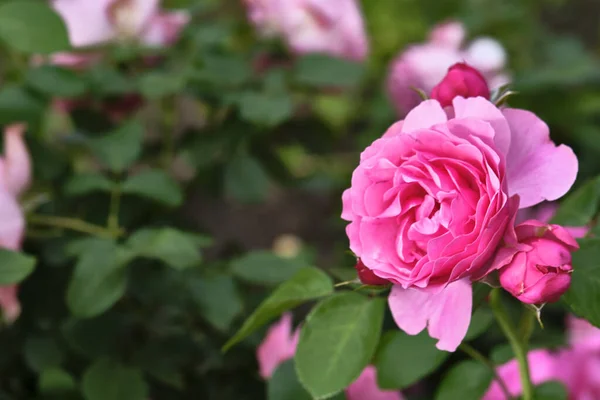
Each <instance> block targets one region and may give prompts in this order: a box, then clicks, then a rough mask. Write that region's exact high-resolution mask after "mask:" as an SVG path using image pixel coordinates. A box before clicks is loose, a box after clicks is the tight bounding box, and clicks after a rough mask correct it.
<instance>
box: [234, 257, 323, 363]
mask: <svg viewBox="0 0 600 400" xmlns="http://www.w3.org/2000/svg"><path fill="white" fill-rule="evenodd" d="M331 293H333V283H332V282H331V279H329V277H328V276H327V274H325V273H324V272H323V271H320V270H318V269H316V268H303V269H301V270H300V271H298V272H297V273H296V275H294V276H293V277H292V278H291V279H290V280H288V281H287V282H284V283H282V284H281V285H279V286H278V287H277V289H275V291H274V292H273V293H271V295H270V296H269V297H268V298H267V299H266V300H265V301H263V302H262V304H261V305H260V306H259V307H258V308H257V309H256V310H255V311H254V312H253V313H252V315H251V316H250V317H248V319H247V320H246V322H244V325H242V327H241V328H240V330H239V331H238V332H237V333H236V334H235V335H234V336H233V337H232V338H231V339H229V341H228V342H227V343H226V344H225V346H223V350H224V351H226V350H227V349H229V348H231V347H232V346H233V345H234V344H236V343H239V342H240V341H241V340H242V339H244V338H245V337H247V336H248V335H250V334H251V333H252V332H254V331H255V330H257V329H258V328H260V327H261V326H263V325H264V324H266V323H268V322H269V321H271V320H272V319H273V318H275V317H277V316H278V315H280V314H281V313H283V312H284V311H287V310H289V309H292V308H294V307H297V306H299V305H300V304H302V303H304V302H306V301H309V300H313V299H317V298H319V297H323V296H327V295H329V294H331Z"/></svg>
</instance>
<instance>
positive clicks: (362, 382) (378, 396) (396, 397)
mask: <svg viewBox="0 0 600 400" xmlns="http://www.w3.org/2000/svg"><path fill="white" fill-rule="evenodd" d="M345 392H346V397H347V399H348V400H402V399H404V397H403V396H402V395H401V394H400V392H398V391H395V390H381V389H379V386H377V370H376V369H375V367H374V366H372V365H368V366H367V367H366V368H365V369H364V370H363V372H362V373H361V374H360V376H359V377H358V379H357V380H355V381H354V382H352V383H351V384H350V386H348V388H347V389H346V391H345Z"/></svg>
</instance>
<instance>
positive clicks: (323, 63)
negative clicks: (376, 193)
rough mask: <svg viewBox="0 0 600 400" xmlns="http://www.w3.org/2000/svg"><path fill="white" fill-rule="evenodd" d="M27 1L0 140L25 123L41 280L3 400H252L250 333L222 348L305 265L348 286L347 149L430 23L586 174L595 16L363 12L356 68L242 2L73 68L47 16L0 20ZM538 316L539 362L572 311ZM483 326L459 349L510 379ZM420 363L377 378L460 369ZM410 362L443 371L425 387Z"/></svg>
mask: <svg viewBox="0 0 600 400" xmlns="http://www.w3.org/2000/svg"><path fill="white" fill-rule="evenodd" d="M21 1H23V3H43V1H35V0H27V1H25V0H17V1H16V2H15V1H12V2H9V1H1V2H0V38H1V39H2V41H1V43H0V54H1V56H0V57H1V58H0V60H1V62H0V81H1V82H2V85H1V86H0V124H2V125H3V126H7V125H9V124H12V123H15V122H25V123H27V124H28V129H27V133H26V136H25V138H26V141H27V144H28V148H29V152H30V153H31V157H32V161H33V168H34V174H33V182H32V184H31V186H30V188H29V190H28V191H27V192H26V193H25V194H24V195H23V196H22V197H21V200H20V204H21V205H22V207H23V209H24V212H25V213H26V216H27V221H28V225H27V229H26V239H25V241H24V243H23V251H24V252H25V253H27V254H30V255H33V256H35V257H36V259H37V264H36V268H35V270H34V272H33V273H32V274H31V275H30V276H28V277H27V279H25V280H24V281H23V282H21V283H20V287H19V291H18V300H19V302H20V306H21V313H20V315H19V316H18V318H16V320H15V321H14V322H12V321H10V320H11V319H12V318H7V315H6V314H5V320H6V322H5V324H4V326H3V327H2V330H1V331H0V349H1V351H0V399H2V400H4V399H7V400H8V399H15V400H16V399H38V398H39V399H50V398H53V399H86V400H121V399H123V400H145V399H147V398H152V399H154V400H161V399H162V400H177V399H207V400H213V399H214V400H228V399H231V400H253V399H257V400H258V399H265V398H267V397H266V385H265V383H264V381H263V380H262V379H261V378H260V376H259V374H258V365H257V361H256V356H255V349H256V346H257V344H258V343H260V341H261V339H262V337H263V336H264V329H263V330H262V331H260V332H258V333H256V334H254V335H252V336H251V337H250V338H249V339H247V340H245V341H244V342H242V343H241V344H239V345H238V346H236V347H234V348H233V349H231V350H230V351H228V352H227V353H225V354H224V353H222V352H221V347H222V346H223V344H224V343H225V342H226V341H227V339H228V338H230V337H231V336H232V334H233V333H234V332H235V331H236V329H237V328H239V326H240V325H241V323H242V322H243V320H244V318H245V317H247V316H248V315H249V314H250V313H251V312H252V310H253V309H254V308H256V306H257V305H258V304H259V303H260V301H261V300H262V299H264V298H265V297H266V296H267V295H268V294H269V293H270V291H272V290H273V288H274V287H275V286H276V285H277V284H279V283H281V282H283V281H284V280H286V279H287V278H289V277H290V276H291V275H293V274H294V272H295V271H297V270H298V268H300V267H302V266H306V265H314V266H318V267H320V268H323V269H325V270H328V271H330V272H331V274H332V275H334V276H335V277H337V278H338V279H339V280H341V281H344V280H347V279H353V278H354V277H355V273H354V269H353V266H354V264H355V259H354V258H353V256H352V254H350V253H349V252H348V249H347V247H348V244H347V239H346V236H345V233H344V227H345V222H344V221H342V220H341V219H340V213H341V193H342V191H343V190H344V189H345V188H346V187H348V186H349V182H350V176H351V173H352V170H353V169H354V167H355V166H356V164H357V160H358V156H359V152H360V151H362V149H364V147H365V146H366V145H368V144H369V143H371V142H372V141H373V140H374V139H376V138H377V137H379V136H381V135H382V134H383V132H384V131H385V130H386V128H387V127H388V126H389V125H390V124H391V123H393V122H394V121H396V120H397V119H399V117H398V116H397V114H396V112H395V111H394V107H393V104H392V103H391V102H390V99H389V98H388V89H387V88H386V82H387V79H388V71H389V68H390V62H391V61H392V60H393V59H394V58H395V57H396V56H398V55H399V54H400V53H402V51H403V50H404V49H405V48H406V46H407V45H409V44H411V43H420V42H424V41H425V40H426V39H427V36H428V34H429V31H430V30H431V28H432V27H433V26H434V25H435V24H437V23H441V22H444V21H446V20H448V19H454V20H458V21H461V22H462V23H463V24H464V26H465V28H466V31H467V33H468V36H467V42H468V41H469V40H472V39H473V38H477V37H480V36H489V37H492V38H494V39H495V40H497V41H498V42H499V43H501V44H502V46H504V48H505V49H506V54H507V55H506V60H507V61H506V71H508V73H509V74H510V76H511V77H512V81H513V89H514V90H515V91H517V92H518V94H516V95H513V96H512V97H511V98H510V99H509V103H510V104H511V106H516V107H520V108H526V109H529V110H531V111H534V112H535V113H537V114H538V115H539V116H540V117H541V118H542V119H544V120H545V121H547V123H548V124H549V125H550V128H551V132H552V137H553V138H554V140H555V141H557V142H562V143H568V144H569V145H571V146H572V147H573V148H574V150H575V152H576V153H577V154H578V156H579V160H580V175H579V178H578V184H579V183H581V182H582V181H584V180H585V179H587V178H590V177H593V176H595V175H597V174H598V173H600V162H599V161H598V160H599V159H600V58H599V56H600V54H599V50H600V48H599V39H600V29H599V26H600V3H598V2H596V1H591V0H570V1H567V0H502V1H498V0H462V1H459V0H444V1H440V0H363V1H362V2H361V3H362V4H361V7H362V12H363V18H364V23H365V28H366V32H367V35H368V42H369V47H370V50H369V53H368V56H367V57H366V59H365V61H364V62H351V61H346V60H342V59H338V58H334V57H330V56H326V55H304V56H300V55H295V54H293V53H292V52H290V51H289V50H288V49H287V48H286V46H284V45H283V44H282V42H281V41H279V40H278V39H277V38H273V39H262V38H260V37H259V36H258V35H257V34H256V30H255V29H254V27H253V26H252V25H251V24H250V23H249V22H248V19H247V12H246V8H245V6H244V4H242V3H241V1H240V0H171V1H168V0H165V1H163V3H162V8H163V9H176V10H187V12H188V13H189V16H190V17H191V19H190V22H189V23H188V24H187V25H184V26H183V28H182V30H181V32H179V33H178V35H177V38H176V39H174V40H169V41H165V42H164V43H162V44H161V46H159V47H153V48H151V49H148V48H141V47H140V46H137V45H132V44H130V43H120V42H119V43H113V44H112V45H108V46H102V47H101V48H94V49H92V50H90V51H88V52H87V53H88V54H89V53H91V54H96V53H98V52H101V54H102V56H101V57H100V59H99V60H95V61H94V62H93V63H89V64H88V63H87V62H86V63H84V64H85V65H78V64H76V63H75V64H73V63H71V64H69V66H67V67H60V66H56V64H60V63H59V62H58V61H56V59H54V61H53V59H52V58H48V57H46V55H45V54H43V53H54V51H53V49H54V48H55V47H59V45H56V44H53V43H52V41H53V40H54V39H53V38H51V37H49V36H48V35H47V34H45V33H43V32H44V29H40V26H41V27H42V28H43V27H44V26H46V25H52V24H56V23H57V22H56V20H54V19H52V18H50V17H48V16H45V15H42V14H39V15H38V14H36V13H35V12H33V11H27V10H24V11H23V10H18V9H17V10H16V11H15V10H14V7H12V9H7V8H5V6H6V5H7V4H9V3H13V4H14V3H21ZM72 1H73V2H74V3H75V2H76V1H75V0H72ZM87 1H88V2H92V1H96V0H87ZM322 1H327V0H322ZM83 3H85V1H83ZM7 10H8V11H7ZM20 18H23V20H25V21H29V22H27V23H25V24H23V23H21V22H19V21H20ZM36 18H38V19H37V20H36ZM32 32H33V33H32ZM39 32H42V33H41V34H40V33H39ZM30 34H31V35H30ZM56 40H58V39H56ZM45 49H50V50H48V51H46V50H45ZM38 53H39V54H38ZM55 56H56V54H54V55H53V56H52V57H55ZM81 221H86V223H87V224H93V225H94V227H96V228H97V227H101V229H100V230H98V229H94V227H91V226H88V225H86V224H84V225H82V222H81ZM86 232H87V233H86ZM200 249H201V251H200ZM307 310H308V309H304V308H300V309H299V310H297V312H296V313H295V314H296V318H297V319H298V320H299V318H300V317H302V316H303V313H305V312H306V311H307ZM544 311H545V314H544V322H545V330H544V331H542V330H540V329H537V330H536V331H535V333H534V336H533V338H532V343H533V346H534V347H539V346H559V345H561V344H562V343H564V341H565V339H564V335H563V325H564V322H563V321H564V316H565V311H566V308H565V307H564V305H563V304H562V303H558V304H556V305H552V306H549V307H547V308H546V309H545V310H544ZM5 313H6V311H5ZM479 313H480V314H479V315H478V316H477V317H476V318H475V323H476V324H478V327H479V328H476V329H479V332H474V333H473V336H472V337H477V335H478V334H479V336H478V337H477V338H476V339H474V341H473V343H472V344H473V345H474V346H475V347H478V348H480V349H482V350H483V351H484V352H485V353H487V354H491V357H492V359H494V360H495V361H497V362H500V361H506V360H507V359H509V358H510V357H512V354H511V353H510V351H509V350H508V349H507V348H506V347H505V346H498V344H499V343H503V342H504V340H503V339H502V337H501V334H500V332H499V330H498V329H497V328H496V327H495V326H494V325H493V324H492V322H491V315H490V314H489V313H488V312H487V310H486V309H485V307H484V308H483V309H482V310H481V311H479ZM386 329H389V330H393V329H395V328H394V325H393V322H392V321H391V319H390V318H386ZM425 340H426V339H425ZM384 344H385V343H384ZM426 345H427V346H428V347H427V349H429V350H428V353H423V350H414V349H411V348H408V349H407V348H401V347H400V346H399V347H398V348H397V349H393V348H392V349H387V351H389V353H388V354H387V357H386V360H388V361H381V363H384V362H389V363H390V366H389V367H388V369H392V370H394V371H396V372H395V373H396V374H397V375H396V376H395V377H392V378H393V379H396V380H400V381H401V382H405V383H406V385H405V386H406V391H405V393H406V394H407V395H408V396H409V398H414V399H430V398H433V396H434V393H435V391H436V388H437V387H438V386H439V383H440V380H441V377H442V376H444V373H445V372H446V371H448V369H449V368H450V367H451V366H453V365H455V364H456V363H457V362H458V361H460V360H462V359H465V358H466V356H465V355H464V354H461V353H456V354H452V355H448V354H442V353H440V352H437V351H436V350H435V349H434V348H433V346H431V343H430V342H428V341H427V343H426ZM424 346H425V345H424ZM411 350H413V351H412V352H411ZM394 351H396V352H397V354H395V353H394ZM424 354H425V355H424ZM423 357H426V358H427V357H429V358H435V359H436V360H439V362H437V363H438V364H439V365H441V367H440V368H439V369H438V370H437V371H436V372H435V373H433V374H429V375H428V376H424V375H426V374H424V373H423V374H420V372H419V362H420V360H422V359H423ZM403 374H404V375H403ZM421 375H423V376H421ZM398 376H400V378H398ZM402 376H404V378H403V377H402ZM392 378H390V379H392ZM403 379H404V380H403ZM416 381H419V383H416V384H415V382H416ZM451 384H452V382H451V383H448V385H451ZM460 384H462V383H457V385H460ZM273 400H277V399H273ZM365 400H368V399H365Z"/></svg>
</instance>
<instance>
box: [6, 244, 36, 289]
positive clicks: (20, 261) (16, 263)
mask: <svg viewBox="0 0 600 400" xmlns="http://www.w3.org/2000/svg"><path fill="white" fill-rule="evenodd" d="M35 263H36V259H35V258H34V257H32V256H30V255H27V254H25V253H20V252H18V251H12V250H7V249H0V285H2V286H4V285H12V284H15V283H19V282H21V281H22V280H24V279H25V278H27V277H28V276H29V274H31V273H32V272H33V269H34V268H35Z"/></svg>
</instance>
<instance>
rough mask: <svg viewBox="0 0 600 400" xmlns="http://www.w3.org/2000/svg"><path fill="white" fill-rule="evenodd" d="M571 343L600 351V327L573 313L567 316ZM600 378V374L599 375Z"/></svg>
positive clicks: (574, 345)
mask: <svg viewBox="0 0 600 400" xmlns="http://www.w3.org/2000/svg"><path fill="white" fill-rule="evenodd" d="M567 327H568V334H569V335H568V336H569V343H570V344H571V346H573V347H579V348H587V349H589V350H590V351H594V352H598V351H600V329H598V328H596V327H595V326H594V325H592V324H590V323H589V322H587V321H586V320H585V319H583V318H577V317H574V316H573V315H569V316H568V317H567ZM598 378H599V379H600V376H598Z"/></svg>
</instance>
